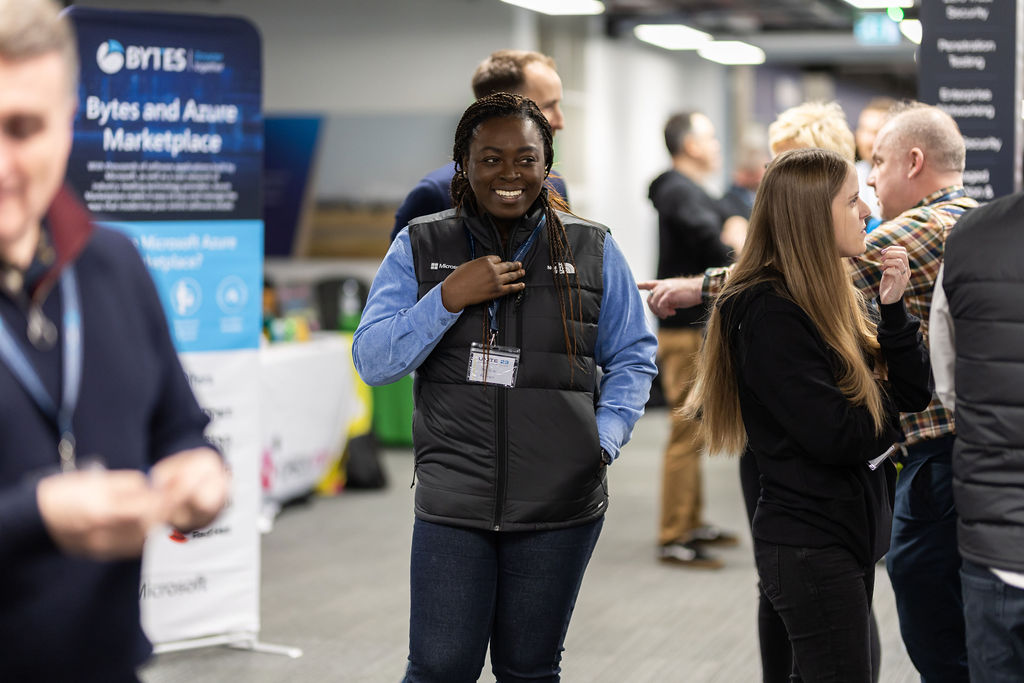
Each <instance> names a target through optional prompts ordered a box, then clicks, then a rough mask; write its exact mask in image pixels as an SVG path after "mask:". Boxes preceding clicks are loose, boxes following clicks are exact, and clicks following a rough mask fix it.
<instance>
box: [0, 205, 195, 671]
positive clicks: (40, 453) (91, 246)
mask: <svg viewBox="0 0 1024 683" xmlns="http://www.w3.org/2000/svg"><path fill="white" fill-rule="evenodd" d="M58 208H59V209H60V210H59V211H57V213H55V212H54V210H51V214H50V220H49V222H48V225H49V229H50V232H51V234H52V237H53V241H54V244H55V247H56V249H57V252H58V254H59V261H58V267H57V268H56V269H55V270H59V264H60V263H63V262H67V261H68V260H73V262H74V263H75V271H76V275H77V279H78V287H79V292H80V299H81V304H82V310H81V314H82V337H83V364H82V383H81V390H80V395H79V400H78V405H77V409H76V411H75V415H74V429H75V436H76V440H77V443H78V449H77V450H78V453H79V455H80V457H85V456H98V457H100V458H102V459H103V461H104V462H105V463H106V466H107V468H109V469H121V468H131V469H139V470H147V469H148V468H149V466H150V465H151V464H152V463H154V462H155V461H157V460H158V459H160V458H162V457H164V456H166V455H171V454H173V453H177V452H179V451H182V450H186V449H189V448H196V447H201V446H208V445H209V444H208V443H207V442H206V441H205V440H204V437H203V430H204V428H205V426H206V424H207V422H208V418H207V417H206V415H205V414H204V413H203V412H202V410H201V409H200V408H199V405H198V404H197V402H196V399H195V397H194V396H193V394H192V391H191V388H190V387H189V384H188V381H187V379H186V377H185V374H184V372H183V371H182V367H181V364H180V363H179V361H178V356H177V354H176V352H175V350H174V347H173V345H172V343H171V339H170V335H169V333H168V328H167V323H166V321H165V319H164V314H163V309H162V308H161V305H160V301H159V298H158V297H157V293H156V289H155V287H154V285H153V282H152V280H151V279H150V277H149V273H148V272H147V271H146V268H145V265H144V264H143V263H142V260H141V258H140V257H139V254H138V252H137V251H136V249H135V246H134V245H133V244H132V243H131V241H130V240H129V239H128V238H127V237H125V236H123V235H121V234H120V233H116V232H113V231H110V230H106V229H102V228H95V229H93V227H92V226H91V225H90V224H89V223H88V218H87V216H86V214H85V212H84V210H82V209H81V208H79V207H77V205H74V204H73V203H72V202H71V200H70V199H69V198H68V197H66V196H64V195H61V196H60V197H58V200H57V201H56V202H55V209H58ZM53 274H54V275H56V273H53ZM61 298H62V297H61V292H60V287H59V286H56V287H54V288H53V289H52V291H51V292H50V294H49V295H48V297H47V298H46V301H45V304H44V306H43V310H44V311H45V313H46V315H47V316H48V317H49V318H50V319H51V320H53V321H56V322H58V323H59V321H60V320H61V312H62V310H63V308H62V303H63V302H62V301H61ZM0 314H2V315H3V318H4V322H5V323H6V324H7V326H8V329H10V330H11V332H12V334H13V335H15V337H16V338H18V341H19V342H22V347H23V348H24V349H25V351H26V354H27V355H28V357H29V359H30V360H31V362H32V363H33V364H34V365H35V367H36V369H37V372H38V373H39V375H40V378H41V379H42V380H43V382H44V384H45V385H46V387H47V388H48V389H49V391H50V393H51V395H53V396H54V397H55V399H58V400H59V396H60V389H59V387H60V381H61V344H62V342H63V339H61V340H60V341H58V343H57V346H56V348H55V349H54V350H52V351H47V352H41V351H38V350H36V349H34V348H33V347H32V346H31V345H30V344H29V343H28V342H27V340H26V338H25V329H26V328H25V315H24V313H23V312H22V310H21V309H20V308H19V307H18V306H16V305H15V304H14V302H12V301H11V300H10V299H9V298H8V297H6V296H3V295H0ZM58 327H60V325H59V324H58ZM57 441H58V437H57V429H56V426H55V425H54V423H53V422H52V421H51V419H50V418H48V417H47V416H46V415H44V413H43V412H42V411H41V410H40V409H39V408H37V407H36V404H35V402H34V401H33V400H32V398H31V397H30V395H29V394H28V393H27V392H26V391H25V390H24V388H23V387H22V385H21V384H20V383H19V382H18V381H17V380H16V379H15V377H14V376H13V374H12V373H11V372H10V370H9V369H8V367H7V366H6V364H3V363H0V576H2V580H0V680H3V681H8V680H10V681H72V680H73V681H109V680H116V679H119V678H124V677H125V676H127V675H128V674H130V673H131V672H132V671H133V669H134V668H135V667H136V666H138V665H139V664H141V663H142V662H143V661H144V660H145V659H146V658H147V657H148V656H149V653H150V650H151V648H150V645H149V642H148V641H147V640H146V638H145V636H144V635H143V633H142V629H141V626H140V623H139V594H138V589H139V572H140V566H141V563H140V561H138V560H130V561H118V562H96V561H91V560H85V559H80V558H72V557H69V556H67V555H64V554H62V553H61V552H60V551H59V550H58V549H57V547H56V546H55V544H54V543H53V541H52V540H51V539H50V537H49V535H48V534H47V532H46V530H45V527H44V525H43V522H42V519H41V517H40V514H39V509H38V507H37V505H36V498H35V485H36V482H37V481H38V479H39V477H40V476H43V475H45V474H48V473H51V472H53V471H54V470H55V468H56V466H57V463H58V456H57Z"/></svg>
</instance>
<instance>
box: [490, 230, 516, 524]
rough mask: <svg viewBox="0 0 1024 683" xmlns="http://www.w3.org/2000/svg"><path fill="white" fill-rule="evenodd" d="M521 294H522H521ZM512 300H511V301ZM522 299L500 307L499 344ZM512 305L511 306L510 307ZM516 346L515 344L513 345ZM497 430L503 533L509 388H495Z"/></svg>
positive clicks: (497, 495) (498, 519) (497, 503)
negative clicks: (514, 310)
mask: <svg viewBox="0 0 1024 683" xmlns="http://www.w3.org/2000/svg"><path fill="white" fill-rule="evenodd" d="M501 251H502V259H503V260H506V261H507V260H508V259H509V255H508V253H507V249H506V247H505V245H504V244H502V249H501ZM520 294H521V292H520ZM510 299H511V300H510ZM520 301H521V299H520V297H519V296H518V295H517V296H516V297H514V298H513V297H509V296H506V297H505V301H504V302H503V303H504V305H503V306H501V307H500V309H499V310H500V311H501V323H502V324H501V326H500V329H499V330H498V343H499V344H501V345H506V346H507V345H508V344H509V339H508V337H509V334H508V330H510V329H511V324H512V322H513V321H512V318H513V311H512V309H513V307H514V308H516V309H518V308H519V302H520ZM510 304H511V305H510ZM517 341H518V338H516V339H513V340H512V342H517ZM513 345H515V344H513ZM494 390H495V392H497V393H496V394H495V406H494V411H495V416H494V417H495V425H494V426H495V429H494V440H495V444H494V445H495V457H496V460H497V462H496V463H495V482H494V519H493V524H491V529H492V530H493V531H501V525H502V522H503V521H504V519H503V516H502V513H501V511H502V508H503V507H504V504H505V495H506V493H507V491H508V391H509V389H508V387H495V388H494Z"/></svg>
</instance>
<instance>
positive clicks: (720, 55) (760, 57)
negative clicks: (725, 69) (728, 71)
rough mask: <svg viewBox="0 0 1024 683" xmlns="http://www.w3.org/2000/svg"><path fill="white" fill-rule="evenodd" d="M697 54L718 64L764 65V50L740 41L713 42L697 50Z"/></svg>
mask: <svg viewBox="0 0 1024 683" xmlns="http://www.w3.org/2000/svg"><path fill="white" fill-rule="evenodd" d="M697 54H698V55H700V56H701V57H703V58H704V59H708V60H711V61H712V62H718V63H719V64H764V50H762V49H761V48H759V47H758V46H756V45H751V44H750V43H744V42H743V41H740V40H715V41H712V42H710V43H704V44H703V45H701V46H700V47H698V48H697Z"/></svg>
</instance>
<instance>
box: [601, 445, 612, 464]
mask: <svg viewBox="0 0 1024 683" xmlns="http://www.w3.org/2000/svg"><path fill="white" fill-rule="evenodd" d="M601 462H603V463H604V464H605V465H611V464H612V456H610V455H608V451H606V450H605V449H603V448H602V449H601Z"/></svg>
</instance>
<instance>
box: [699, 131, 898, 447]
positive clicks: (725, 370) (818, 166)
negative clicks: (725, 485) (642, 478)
mask: <svg viewBox="0 0 1024 683" xmlns="http://www.w3.org/2000/svg"><path fill="white" fill-rule="evenodd" d="M852 172H854V171H853V166H852V164H851V163H850V162H849V161H847V160H846V159H844V158H843V157H842V156H840V155H839V154H836V153H835V152H830V151H826V150H823V149H798V150H793V151H791V152H785V153H783V154H781V155H779V156H778V157H776V158H775V160H774V161H772V162H771V164H769V166H768V170H767V171H766V172H765V175H764V179H763V180H762V181H761V185H760V187H758V190H757V196H756V198H755V200H754V208H753V211H752V213H751V216H750V226H749V230H748V233H747V240H746V243H745V244H744V247H743V253H742V255H741V256H740V259H739V261H738V262H737V264H736V266H735V267H734V268H733V271H732V274H731V275H730V276H729V279H728V280H727V281H726V284H725V287H724V288H723V289H722V292H721V293H720V294H719V296H718V299H717V300H716V301H715V306H714V308H713V310H712V313H711V318H710V320H709V321H708V325H707V335H706V338H705V341H704V345H703V347H702V349H701V352H700V362H699V364H698V371H697V380H696V386H695V387H694V391H695V392H696V394H697V396H696V398H695V400H694V401H693V402H691V403H690V406H691V410H693V411H694V412H699V413H700V415H701V422H700V431H701V432H702V434H703V435H704V437H705V438H706V439H707V443H708V445H709V448H710V449H711V452H713V453H716V452H722V453H732V454H738V453H740V452H741V451H742V450H743V448H744V447H745V446H746V442H747V435H746V431H745V429H744V427H743V418H742V414H741V412H740V402H739V393H738V388H737V376H736V368H735V366H734V364H733V358H732V353H731V349H730V335H731V333H732V330H731V329H729V327H730V326H729V325H728V324H727V323H726V321H723V319H722V318H723V314H722V308H723V305H724V304H726V303H727V302H729V301H730V300H731V299H733V298H734V297H736V296H738V295H740V294H741V293H743V292H745V291H747V290H749V289H750V288H752V287H754V286H756V285H758V284H761V283H763V282H769V281H770V282H773V283H777V284H779V285H780V287H779V288H778V289H779V291H780V293H781V294H782V295H783V296H786V297H787V298H789V299H791V300H792V301H793V302H794V303H795V304H796V305H797V306H799V307H800V308H801V309H802V310H803V311H804V312H805V313H806V314H807V316H808V317H809V318H810V319H811V321H812V322H813V323H814V325H815V327H816V328H817V329H818V332H819V333H820V334H821V336H822V339H824V341H825V343H826V344H828V346H829V347H830V348H831V349H832V350H833V351H834V352H835V354H836V356H837V357H838V359H839V365H840V367H839V370H838V371H837V376H836V378H835V380H836V384H837V385H838V386H839V389H840V390H841V391H842V392H843V394H844V395H845V396H846V397H847V399H848V400H849V401H850V403H852V404H854V405H860V406H866V407H867V409H868V411H869V412H870V413H871V417H872V418H873V419H874V423H875V429H876V433H881V431H882V428H883V425H884V419H885V416H884V410H883V404H882V396H881V393H880V388H879V386H878V383H877V382H876V381H875V375H874V372H873V370H872V369H871V368H870V367H869V365H868V363H867V361H866V360H865V354H867V355H868V356H871V357H874V358H875V360H876V363H881V357H880V355H879V353H878V349H879V347H878V340H877V332H876V328H875V325H874V323H872V322H871V319H870V318H869V317H868V314H867V306H866V304H865V301H864V297H863V296H862V295H861V294H860V292H859V291H857V289H856V288H855V287H854V286H853V283H852V282H851V280H850V274H849V272H848V271H847V269H846V267H845V263H844V261H843V260H842V259H841V257H840V255H839V250H838V248H837V246H836V241H835V232H834V228H833V222H832V200H833V198H834V197H835V196H836V195H837V194H838V193H839V191H840V189H841V188H842V186H843V183H844V182H845V180H846V177H847V174H848V173H852ZM764 342H765V343H771V342H770V340H764ZM780 390H782V391H785V388H781V389H780Z"/></svg>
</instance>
